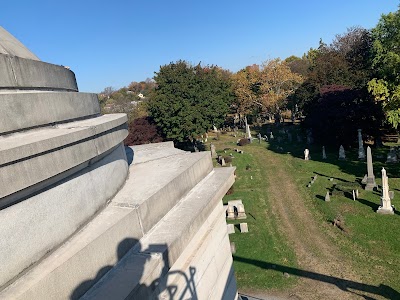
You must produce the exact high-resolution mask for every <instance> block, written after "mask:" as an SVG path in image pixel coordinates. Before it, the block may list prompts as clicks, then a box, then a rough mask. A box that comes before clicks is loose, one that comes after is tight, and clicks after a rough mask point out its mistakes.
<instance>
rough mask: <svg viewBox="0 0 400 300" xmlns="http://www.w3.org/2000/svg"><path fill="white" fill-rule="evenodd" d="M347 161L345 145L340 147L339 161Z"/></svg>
mask: <svg viewBox="0 0 400 300" xmlns="http://www.w3.org/2000/svg"><path fill="white" fill-rule="evenodd" d="M345 159H346V152H345V151H344V148H343V145H340V147H339V160H345Z"/></svg>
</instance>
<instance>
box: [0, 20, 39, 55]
mask: <svg viewBox="0 0 400 300" xmlns="http://www.w3.org/2000/svg"><path fill="white" fill-rule="evenodd" d="M0 53H1V54H9V55H14V56H19V57H22V58H27V59H33V60H39V58H38V57H37V56H36V55H35V54H33V53H32V52H31V51H29V50H28V48H26V47H25V46H24V45H23V44H22V43H21V42H20V41H18V40H17V39H16V38H15V37H14V36H12V35H11V34H9V33H8V32H7V30H5V29H4V28H3V27H1V26H0Z"/></svg>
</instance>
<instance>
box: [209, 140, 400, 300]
mask: <svg viewBox="0 0 400 300" xmlns="http://www.w3.org/2000/svg"><path fill="white" fill-rule="evenodd" d="M217 144H219V145H218V146H219V149H223V147H229V146H231V145H232V141H230V140H229V141H228V140H227V139H225V141H224V140H223V141H219V142H218V143H217ZM227 149H229V148H227ZM243 149H245V154H244V155H240V156H238V155H237V159H236V158H235V160H234V165H235V166H236V167H237V172H236V173H237V180H236V183H235V192H234V194H233V195H230V196H227V197H225V202H226V201H227V200H230V199H238V198H242V199H243V202H244V204H245V207H246V212H248V218H247V219H246V221H245V222H247V223H248V224H249V230H250V232H249V234H246V235H240V234H235V235H231V236H230V239H231V241H234V242H235V243H236V245H237V249H238V251H237V253H236V254H235V255H234V263H235V270H236V275H237V279H238V283H239V290H240V291H241V292H244V293H247V294H250V295H254V296H257V297H260V298H267V297H271V296H275V297H278V299H394V298H392V297H390V296H387V295H388V294H389V295H390V294H391V293H392V291H391V288H390V287H388V286H385V285H382V284H379V282H382V281H379V280H381V278H382V277H381V276H379V277H381V278H379V277H378V280H376V278H375V280H374V275H373V274H372V276H370V275H371V274H370V275H368V276H364V275H365V274H367V273H368V274H369V273H370V272H369V271H368V270H367V269H366V268H361V269H360V266H359V265H357V266H356V265H355V264H354V261H353V258H354V256H353V257H352V256H351V255H349V252H353V251H357V249H354V245H351V247H349V244H348V245H347V249H349V250H350V251H349V252H347V251H344V249H346V247H345V246H344V244H343V243H346V238H343V237H344V236H343V234H342V233H340V231H339V230H337V229H334V230H332V225H329V223H328V222H327V220H326V216H325V217H324V216H323V215H322V214H321V211H319V210H318V209H316V208H315V204H313V201H315V199H312V197H311V194H310V192H309V191H310V190H307V189H306V188H305V187H304V182H303V181H304V180H307V179H306V178H307V177H308V175H307V174H309V173H310V170H309V169H307V168H310V166H311V165H310V164H308V166H306V165H303V164H304V161H303V160H302V159H299V158H295V157H293V156H292V155H290V154H282V153H276V152H273V151H271V150H267V149H266V147H265V143H264V144H261V145H259V144H258V143H256V144H252V145H249V146H245V147H243ZM228 151H229V150H228ZM220 153H221V151H220ZM221 154H223V153H221ZM225 155H227V154H225ZM312 163H314V162H312ZM302 170H303V172H304V174H302ZM299 172H300V173H299ZM320 180H322V179H320ZM325 180H326V179H325ZM318 205H320V204H319V203H318ZM352 205H353V204H352ZM239 222H240V221H236V222H234V223H239ZM347 241H349V239H348V238H347ZM395 280H396V279H395ZM393 295H399V294H398V293H397V292H396V291H393Z"/></svg>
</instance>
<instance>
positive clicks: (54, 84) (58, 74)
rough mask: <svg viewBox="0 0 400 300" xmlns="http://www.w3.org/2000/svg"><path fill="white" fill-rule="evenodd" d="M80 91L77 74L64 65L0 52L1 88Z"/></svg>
mask: <svg viewBox="0 0 400 300" xmlns="http://www.w3.org/2000/svg"><path fill="white" fill-rule="evenodd" d="M10 88H13V89H33V90H35V89H42V90H65V91H74V92H77V91H78V85H77V83H76V79H75V74H74V72H72V71H71V70H68V69H66V68H64V67H63V66H58V65H53V64H49V63H45V62H41V61H37V60H31V59H25V58H20V57H18V56H10V55H6V54H0V89H10Z"/></svg>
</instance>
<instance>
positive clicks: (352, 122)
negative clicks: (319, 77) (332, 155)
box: [305, 85, 384, 146]
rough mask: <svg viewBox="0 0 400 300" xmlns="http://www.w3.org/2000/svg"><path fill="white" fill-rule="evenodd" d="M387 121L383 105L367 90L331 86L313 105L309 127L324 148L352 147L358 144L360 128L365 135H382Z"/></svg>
mask: <svg viewBox="0 0 400 300" xmlns="http://www.w3.org/2000/svg"><path fill="white" fill-rule="evenodd" d="M383 118H384V115H383V112H382V109H381V106H380V105H379V104H377V103H376V102H375V101H374V99H373V97H372V96H371V95H370V94H369V93H368V91H367V89H366V87H364V88H362V89H351V88H349V87H345V86H339V85H331V86H326V87H324V88H322V89H321V93H320V95H319V97H317V99H316V100H315V101H314V102H313V103H312V104H311V105H310V108H309V113H308V115H307V116H306V119H305V126H306V127H308V128H312V130H313V137H314V138H315V140H316V141H317V142H319V143H321V144H322V145H335V146H339V145H341V144H343V145H344V146H349V145H352V144H353V143H355V141H356V140H355V134H356V133H357V129H359V128H361V129H362V130H363V133H364V134H367V135H370V136H373V137H377V136H379V128H380V127H381V124H382V120H383Z"/></svg>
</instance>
